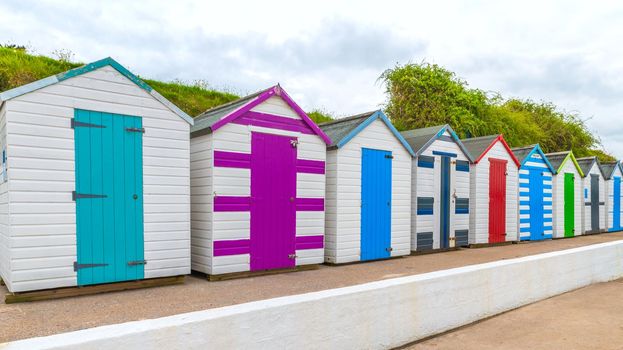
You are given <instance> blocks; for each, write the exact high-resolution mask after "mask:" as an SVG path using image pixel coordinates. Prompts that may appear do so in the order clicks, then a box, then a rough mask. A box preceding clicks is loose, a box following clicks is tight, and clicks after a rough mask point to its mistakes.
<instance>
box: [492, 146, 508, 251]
mask: <svg viewBox="0 0 623 350" xmlns="http://www.w3.org/2000/svg"><path fill="white" fill-rule="evenodd" d="M505 240H506V160H503V159H494V158H489V243H497V242H504V241H505Z"/></svg>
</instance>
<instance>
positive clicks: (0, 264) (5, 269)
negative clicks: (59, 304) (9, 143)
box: [0, 104, 11, 289]
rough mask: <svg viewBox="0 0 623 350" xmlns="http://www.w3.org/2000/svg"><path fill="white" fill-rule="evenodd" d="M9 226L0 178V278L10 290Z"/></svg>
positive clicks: (2, 111) (0, 118) (0, 111)
mask: <svg viewBox="0 0 623 350" xmlns="http://www.w3.org/2000/svg"><path fill="white" fill-rule="evenodd" d="M5 106H6V104H1V105H0V157H1V154H2V153H1V152H2V150H6V107H5ZM1 166H2V159H1V158H0V167H1ZM9 230H10V226H9V183H8V181H7V179H5V181H2V179H1V178H0V278H2V280H3V281H4V282H5V283H6V284H7V286H8V287H9V289H11V273H10V272H11V233H10V231H9Z"/></svg>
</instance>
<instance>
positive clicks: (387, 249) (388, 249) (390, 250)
mask: <svg viewBox="0 0 623 350" xmlns="http://www.w3.org/2000/svg"><path fill="white" fill-rule="evenodd" d="M393 250H394V248H392V247H389V248H385V251H386V252H392V251H393Z"/></svg>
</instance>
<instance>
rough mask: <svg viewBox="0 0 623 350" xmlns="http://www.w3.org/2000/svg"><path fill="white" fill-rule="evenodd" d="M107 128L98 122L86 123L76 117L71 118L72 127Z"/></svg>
mask: <svg viewBox="0 0 623 350" xmlns="http://www.w3.org/2000/svg"><path fill="white" fill-rule="evenodd" d="M78 127H81V128H100V129H101V128H105V127H106V126H105V125H98V124H91V123H85V122H79V121H77V120H76V119H75V118H71V128H72V129H75V128H78Z"/></svg>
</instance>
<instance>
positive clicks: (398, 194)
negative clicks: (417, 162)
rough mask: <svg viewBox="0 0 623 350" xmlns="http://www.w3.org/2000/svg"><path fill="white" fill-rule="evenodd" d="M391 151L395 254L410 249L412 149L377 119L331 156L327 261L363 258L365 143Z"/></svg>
mask: <svg viewBox="0 0 623 350" xmlns="http://www.w3.org/2000/svg"><path fill="white" fill-rule="evenodd" d="M363 148H371V149H377V150H383V151H391V152H392V155H393V156H394V159H392V202H391V248H392V249H393V250H392V253H391V256H400V255H407V254H409V253H410V235H411V234H410V230H411V217H410V212H411V193H410V188H411V155H410V154H409V152H408V151H407V150H406V149H405V148H404V147H403V146H402V144H401V143H400V141H399V140H398V139H396V137H395V136H394V135H393V134H392V132H391V131H390V130H389V128H388V127H387V125H385V123H383V121H381V120H379V119H377V120H375V121H374V122H372V123H371V124H370V125H368V126H367V127H366V128H365V129H363V130H362V131H361V132H360V133H359V134H357V136H355V137H354V138H353V139H351V140H350V141H349V142H347V143H346V145H344V146H343V147H342V148H339V149H337V150H332V151H329V152H328V156H327V167H326V171H327V198H326V200H325V201H326V202H325V203H326V208H325V210H326V211H327V223H326V224H325V228H326V233H325V235H326V242H327V244H326V247H325V261H327V262H329V263H334V264H341V263H347V262H352V261H359V260H361V158H362V149H363Z"/></svg>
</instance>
